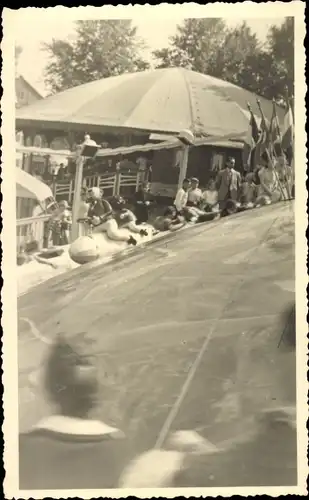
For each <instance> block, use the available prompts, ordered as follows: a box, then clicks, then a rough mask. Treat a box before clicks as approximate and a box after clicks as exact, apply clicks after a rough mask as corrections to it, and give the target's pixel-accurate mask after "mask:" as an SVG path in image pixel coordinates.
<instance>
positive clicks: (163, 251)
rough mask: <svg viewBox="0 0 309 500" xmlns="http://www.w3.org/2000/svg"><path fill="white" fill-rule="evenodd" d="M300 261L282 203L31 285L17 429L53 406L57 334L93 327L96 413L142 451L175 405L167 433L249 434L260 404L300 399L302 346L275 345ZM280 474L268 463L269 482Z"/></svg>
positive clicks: (23, 307)
mask: <svg viewBox="0 0 309 500" xmlns="http://www.w3.org/2000/svg"><path fill="white" fill-rule="evenodd" d="M294 263H295V255H294V207H293V203H282V204H277V205H273V206H270V207H265V208H261V209H259V210H252V211H250V212H246V213H241V214H238V215H235V216H233V217H229V218H225V219H222V220H220V221H219V222H217V223H213V224H208V225H201V226H199V225H197V226H195V227H194V228H192V229H191V230H190V231H182V232H179V233H176V234H174V235H173V237H172V238H170V239H166V238H165V239H164V240H162V241H158V242H155V243H153V244H152V245H149V246H148V247H147V248H144V249H143V250H142V249H140V250H138V251H136V252H134V254H132V255H131V256H127V258H126V259H119V260H118V261H114V262H113V263H111V264H110V265H108V266H106V265H103V264H102V265H97V266H95V267H93V268H91V266H90V267H89V266H82V267H81V268H79V269H76V270H74V271H72V272H70V273H66V274H65V275H62V276H59V277H55V278H53V279H52V280H50V281H49V282H48V283H43V284H41V285H39V286H37V287H36V288H34V289H33V290H31V291H29V292H28V293H25V294H24V295H23V296H21V297H20V298H19V300H18V318H19V319H18V343H19V346H18V360H19V408H20V411H19V418H20V429H21V430H24V429H26V428H29V426H31V425H32V424H33V423H35V421H36V420H38V419H39V418H41V417H43V416H45V415H46V414H48V413H49V412H50V411H51V409H50V407H49V405H48V403H47V402H46V401H45V398H44V392H43V390H42V387H41V385H40V380H41V379H40V369H41V366H43V364H44V356H45V353H46V350H47V349H48V342H49V341H51V340H52V339H53V337H54V336H55V334H56V333H57V332H58V331H63V332H66V333H67V335H68V336H75V335H80V334H81V333H82V332H84V333H83V335H84V336H85V337H86V338H87V340H88V341H90V344H89V345H90V346H91V347H89V349H90V350H91V352H92V353H94V354H95V355H96V356H97V358H98V361H99V364H100V366H101V368H102V370H101V373H102V375H101V377H102V378H101V382H102V394H101V397H102V404H101V405H99V407H98V410H97V415H96V416H97V417H99V418H101V419H103V420H104V421H105V422H107V423H109V424H112V425H117V426H118V427H120V428H121V429H123V431H124V432H126V433H127V434H128V435H130V437H131V438H132V440H133V442H134V443H135V444H136V448H137V449H138V450H146V449H148V448H151V447H153V446H154V445H155V444H156V443H157V440H158V437H159V436H160V435H162V429H164V426H165V424H166V421H167V419H168V417H169V415H170V412H171V411H172V410H173V408H175V405H178V406H179V408H178V410H177V412H176V414H175V418H174V419H173V421H172V422H171V425H170V428H169V429H168V432H173V431H175V430H181V429H191V430H195V431H198V432H199V433H200V434H201V435H203V436H204V437H207V439H209V440H210V441H211V442H213V443H214V444H220V442H221V441H224V440H229V439H232V438H233V436H235V435H237V434H239V433H245V432H246V425H245V423H246V422H247V421H249V420H250V417H252V415H255V414H256V413H257V412H259V411H260V410H261V409H269V408H272V407H274V406H280V405H285V404H290V405H295V404H296V363H295V350H294V349H291V348H290V346H288V345H287V343H286V342H285V341H282V342H281V345H280V347H279V348H278V344H279V343H280V339H281V335H282V329H283V326H282V314H283V313H284V312H285V311H286V310H287V309H288V308H290V307H291V306H292V305H293V304H294V302H295V285H294V283H295V276H294ZM86 267H87V269H86ZM197 359H199V361H198V363H197ZM192 370H195V371H194V373H193V377H192V380H191V383H190V385H189V387H188V390H187V391H184V387H186V384H187V381H188V377H189V374H192ZM190 376H191V375H190ZM181 394H182V396H181V397H180V398H179V396H180V395H181ZM167 437H168V436H167ZM274 481H275V480H274V479H273V476H272V470H271V469H270V470H269V471H268V472H267V473H265V483H264V485H265V486H267V485H276V484H273V482H274ZM283 481H284V478H283ZM240 486H241V485H240Z"/></svg>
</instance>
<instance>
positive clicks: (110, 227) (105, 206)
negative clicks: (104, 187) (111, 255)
mask: <svg viewBox="0 0 309 500" xmlns="http://www.w3.org/2000/svg"><path fill="white" fill-rule="evenodd" d="M90 201H91V205H90V207H89V211H88V221H89V224H90V225H91V226H92V227H93V228H94V232H95V233H99V232H101V231H104V232H106V234H107V237H108V238H109V239H110V240H113V241H126V242H127V243H128V245H134V246H135V245H136V244H137V241H136V239H135V238H133V236H131V235H130V236H129V237H128V236H127V235H126V234H123V233H122V232H121V231H119V227H118V224H117V221H116V219H115V214H114V211H113V209H112V206H111V204H110V203H109V202H108V201H107V200H103V199H101V190H100V189H99V188H92V189H91V191H90Z"/></svg>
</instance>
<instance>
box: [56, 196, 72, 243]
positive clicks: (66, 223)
mask: <svg viewBox="0 0 309 500" xmlns="http://www.w3.org/2000/svg"><path fill="white" fill-rule="evenodd" d="M58 218H59V220H60V244H61V245H68V244H69V242H70V231H71V226H72V213H71V210H69V204H68V202H67V201H66V200H63V201H60V203H59V213H58Z"/></svg>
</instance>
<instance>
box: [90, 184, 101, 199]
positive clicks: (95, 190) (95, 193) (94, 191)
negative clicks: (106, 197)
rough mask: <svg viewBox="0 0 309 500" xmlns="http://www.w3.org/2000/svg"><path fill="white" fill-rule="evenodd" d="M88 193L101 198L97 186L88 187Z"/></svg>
mask: <svg viewBox="0 0 309 500" xmlns="http://www.w3.org/2000/svg"><path fill="white" fill-rule="evenodd" d="M89 194H90V195H92V196H93V197H94V198H97V199H99V198H101V195H102V193H101V189H100V188H99V187H92V188H90V189H89Z"/></svg>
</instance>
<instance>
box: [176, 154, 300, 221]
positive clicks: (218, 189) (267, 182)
mask: <svg viewBox="0 0 309 500" xmlns="http://www.w3.org/2000/svg"><path fill="white" fill-rule="evenodd" d="M261 163H262V164H261V165H259V166H258V167H257V168H256V169H255V170H254V172H246V173H245V174H244V175H243V176H241V174H240V172H238V171H237V170H236V169H235V159H234V158H232V157H230V158H228V160H227V162H226V164H225V167H224V168H223V169H222V170H220V171H219V173H218V175H217V177H216V178H212V179H210V181H209V183H208V186H207V188H206V189H205V190H204V191H202V190H201V189H200V187H199V180H198V179H197V178H192V179H184V181H183V184H182V187H181V188H180V189H179V190H178V192H177V195H176V198H175V201H174V207H175V216H176V217H179V216H183V217H184V218H185V219H187V220H197V221H203V220H209V217H208V219H207V217H206V218H205V215H206V214H209V215H210V214H216V215H217V216H219V215H229V214H232V213H235V212H237V211H239V210H246V209H249V208H253V207H259V206H261V205H268V204H270V203H275V202H278V201H280V200H288V199H291V198H292V196H293V183H294V179H293V172H292V168H291V167H290V166H288V165H287V164H286V160H285V158H284V157H283V156H282V157H279V158H278V159H277V160H276V162H275V163H273V162H272V161H271V159H270V158H269V157H268V155H264V156H263V157H262V159H261Z"/></svg>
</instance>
